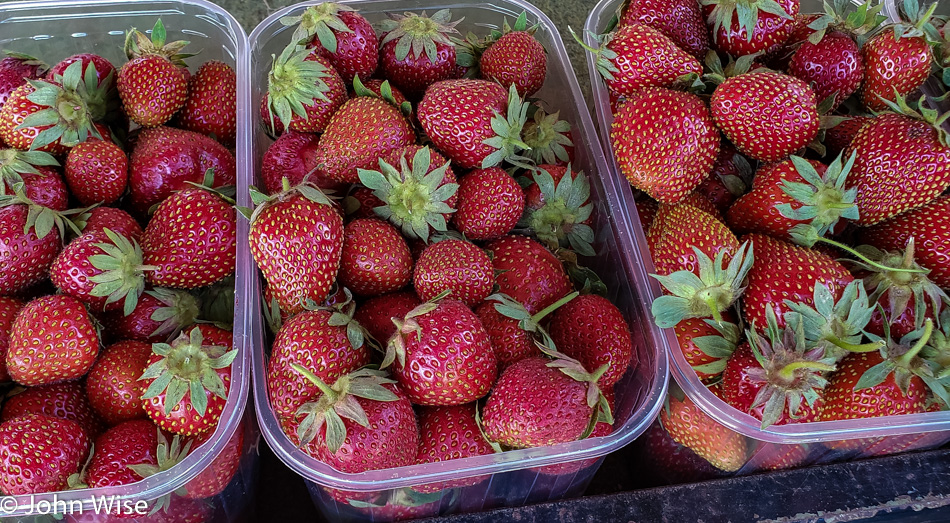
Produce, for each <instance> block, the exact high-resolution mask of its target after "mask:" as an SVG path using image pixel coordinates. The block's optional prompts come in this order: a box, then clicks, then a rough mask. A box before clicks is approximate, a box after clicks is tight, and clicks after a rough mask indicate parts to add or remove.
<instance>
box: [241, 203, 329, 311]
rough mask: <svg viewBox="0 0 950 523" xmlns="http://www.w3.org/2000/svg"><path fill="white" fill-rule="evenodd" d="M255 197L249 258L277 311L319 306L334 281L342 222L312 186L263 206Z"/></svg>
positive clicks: (251, 218)
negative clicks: (313, 303) (261, 274)
mask: <svg viewBox="0 0 950 523" xmlns="http://www.w3.org/2000/svg"><path fill="white" fill-rule="evenodd" d="M257 194H258V196H257V198H255V200H256V201H255V203H256V204H257V208H256V209H255V211H254V214H253V215H251V217H250V218H249V220H250V222H251V227H250V238H249V242H250V248H251V254H253V256H254V260H255V261H256V262H257V266H258V267H259V268H260V269H261V272H263V274H264V279H265V280H267V285H268V288H269V289H270V291H271V292H272V293H273V296H274V297H275V298H277V302H278V304H279V305H280V308H281V309H283V310H285V311H287V312H288V313H290V314H296V313H297V312H300V311H301V310H302V309H303V305H304V303H305V301H306V300H311V301H313V302H315V303H320V302H322V301H323V300H324V299H325V298H326V297H327V293H329V291H330V287H331V286H332V285H333V282H334V280H336V275H337V270H338V269H339V266H340V258H341V256H342V251H343V219H342V218H341V217H340V215H339V214H338V213H337V212H336V210H335V209H334V208H333V206H332V205H331V204H330V201H329V200H328V199H327V198H326V196H325V195H323V194H322V193H321V192H320V191H319V189H317V188H316V187H314V186H312V185H307V184H303V185H299V186H297V188H295V189H292V190H288V191H284V192H281V193H278V194H277V195H274V196H272V197H271V199H269V200H268V199H264V198H262V197H261V196H262V195H260V193H257ZM253 195H254V193H252V196H253Z"/></svg>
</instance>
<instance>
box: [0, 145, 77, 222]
mask: <svg viewBox="0 0 950 523" xmlns="http://www.w3.org/2000/svg"><path fill="white" fill-rule="evenodd" d="M58 166H59V162H58V161H56V158H54V157H53V156H52V155H50V154H49V153H44V152H42V151H19V150H17V149H0V178H2V181H3V190H2V191H0V192H2V193H3V194H13V193H14V192H15V189H14V187H15V186H16V185H17V184H19V183H22V184H23V185H24V187H23V192H24V194H25V195H26V197H27V198H29V199H30V200H33V202H34V203H36V204H38V205H42V206H43V207H49V208H50V209H53V210H54V211H65V210H66V209H67V208H68V207H69V190H68V189H67V188H66V182H64V181H63V177H62V175H61V174H60V171H59V169H57V167H58Z"/></svg>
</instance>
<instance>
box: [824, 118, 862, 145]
mask: <svg viewBox="0 0 950 523" xmlns="http://www.w3.org/2000/svg"><path fill="white" fill-rule="evenodd" d="M873 120H874V118H873V117H871V116H861V115H858V116H852V117H850V118H848V119H846V120H844V121H843V122H841V123H839V124H838V125H836V126H834V127H832V128H830V129H827V130H825V140H824V144H825V145H826V146H827V147H828V152H830V153H831V154H838V153H840V152H841V151H844V150H845V149H847V148H848V147H849V146H850V145H851V142H852V141H853V140H854V137H855V135H857V134H858V131H860V130H861V128H863V127H864V126H865V125H867V124H868V123H870V122H872V121H873Z"/></svg>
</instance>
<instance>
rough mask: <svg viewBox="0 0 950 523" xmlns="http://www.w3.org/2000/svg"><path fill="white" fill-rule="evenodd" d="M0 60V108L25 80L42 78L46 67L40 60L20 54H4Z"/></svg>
mask: <svg viewBox="0 0 950 523" xmlns="http://www.w3.org/2000/svg"><path fill="white" fill-rule="evenodd" d="M4 55H5V56H4V57H3V58H2V59H0V107H2V106H3V104H4V103H5V102H6V101H7V98H8V97H9V96H10V93H12V92H13V91H14V90H15V89H16V88H17V87H20V86H21V85H23V84H25V83H26V81H27V80H36V79H38V78H40V77H42V76H43V74H44V73H45V71H46V69H47V68H48V66H47V65H46V64H45V63H43V61H42V60H40V59H38V58H35V57H32V56H29V55H25V54H22V53H13V52H10V51H5V52H4Z"/></svg>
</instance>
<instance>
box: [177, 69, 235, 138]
mask: <svg viewBox="0 0 950 523" xmlns="http://www.w3.org/2000/svg"><path fill="white" fill-rule="evenodd" d="M236 83H237V76H236V75H235V73H234V69H232V68H231V67H230V66H229V65H228V64H226V63H224V62H219V61H217V60H208V61H207V62H205V63H203V64H201V67H199V68H198V70H197V71H195V74H194V75H192V76H191V78H189V79H188V99H187V100H185V105H183V106H182V108H181V110H180V111H179V112H178V114H177V115H176V118H177V120H176V121H177V124H178V127H181V128H182V129H187V130H189V131H195V132H197V133H201V134H205V135H208V136H212V137H214V138H215V139H217V140H218V141H219V142H221V143H223V144H225V145H227V146H234V141H235V140H236V139H237V122H236V119H237V115H236V113H237V91H236V89H237V86H236Z"/></svg>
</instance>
